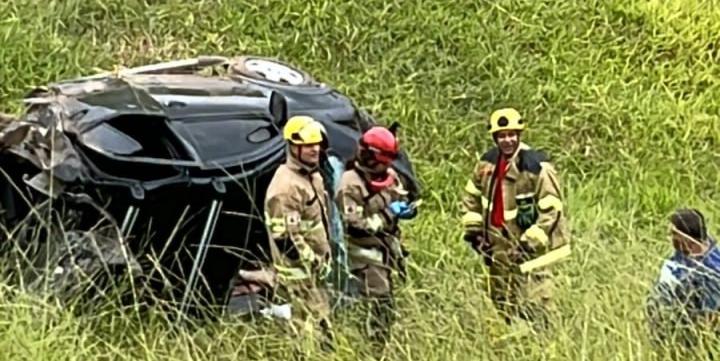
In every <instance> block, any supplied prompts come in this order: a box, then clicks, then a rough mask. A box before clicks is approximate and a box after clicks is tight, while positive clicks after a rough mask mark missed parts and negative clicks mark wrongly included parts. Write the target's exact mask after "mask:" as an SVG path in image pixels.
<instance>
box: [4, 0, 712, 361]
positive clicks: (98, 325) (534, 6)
mask: <svg viewBox="0 0 720 361" xmlns="http://www.w3.org/2000/svg"><path fill="white" fill-rule="evenodd" d="M0 13H1V14H3V16H2V19H0V64H2V67H0V98H1V99H2V103H0V110H4V111H8V112H14V111H17V110H19V108H20V104H19V102H18V99H19V98H20V97H21V96H22V95H23V94H24V93H25V92H27V91H28V90H29V88H30V87H31V86H33V85H35V84H41V83H45V82H48V81H52V80H56V79H59V78H62V77H70V76H78V75H81V74H88V73H91V72H94V71H97V69H104V70H109V69H112V68H113V67H115V66H117V65H125V66H132V65H137V64H142V63H144V62H149V61H157V60H165V59H171V58H179V57H188V56H193V55H199V54H210V53H219V54H225V55H236V54H243V53H246V54H257V55H265V56H275V57H279V58H281V59H283V60H286V61H289V62H291V63H294V64H296V65H298V66H300V67H302V68H304V69H306V70H308V71H309V72H310V73H312V74H314V75H315V76H316V77H317V78H319V79H321V80H322V81H325V82H328V83H331V84H333V85H336V86H338V87H339V88H340V89H341V90H343V91H344V92H346V93H348V94H350V95H351V96H352V97H353V98H355V99H356V100H357V102H358V103H359V104H361V105H363V106H366V107H368V108H369V109H370V110H371V111H372V112H373V113H374V114H376V115H378V116H379V117H381V119H383V121H388V122H389V121H390V120H398V121H400V122H401V123H402V124H404V125H405V127H404V128H403V132H404V133H403V144H404V146H405V147H406V148H407V149H408V150H409V152H410V153H411V154H413V155H414V159H415V164H416V166H417V171H418V172H419V174H420V176H421V178H422V180H423V183H424V186H425V193H424V197H425V198H426V199H425V203H424V204H423V208H424V209H423V214H422V216H421V217H420V218H419V219H417V220H416V221H414V222H413V223H412V224H408V225H407V226H406V234H407V237H408V241H409V243H410V248H411V251H412V252H413V260H414V267H413V272H412V275H411V281H410V282H409V284H408V285H407V287H405V288H403V289H402V290H401V291H400V292H399V299H400V303H401V307H402V312H403V315H404V319H403V320H402V321H401V322H400V323H399V325H398V327H397V332H396V338H395V341H394V343H393V345H392V347H391V348H390V350H389V352H388V355H389V356H390V357H391V359H395V360H443V361H445V360H473V361H475V360H500V359H502V360H538V359H548V360H608V359H610V360H654V359H657V356H656V355H655V354H654V353H653V351H652V350H651V348H650V346H649V343H648V340H647V336H646V333H647V332H646V326H645V323H644V322H645V321H644V316H643V302H644V297H645V294H646V291H647V288H648V287H649V285H650V283H651V282H652V281H653V279H654V278H655V274H656V272H657V269H658V267H659V262H660V260H661V258H662V257H664V256H665V255H666V254H667V253H668V252H669V251H670V245H669V241H668V240H667V235H666V230H667V221H666V220H667V216H668V215H669V213H670V212H671V211H672V210H673V209H674V208H675V207H678V206H685V205H687V206H694V207H698V208H699V209H701V210H702V211H704V212H706V215H707V216H708V217H709V219H710V222H712V223H711V229H712V230H717V229H718V227H717V225H718V224H720V208H719V207H717V206H716V204H715V203H714V202H713V200H715V199H717V194H718V193H717V192H718V184H720V178H719V174H720V172H718V164H719V163H718V141H719V140H720V121H718V119H717V113H718V110H719V109H720V92H719V88H718V84H719V83H718V80H717V79H718V77H717V76H718V74H719V72H720V66H718V60H719V58H720V54H719V52H720V43H718V39H717V34H718V33H720V22H718V20H719V19H720V10H718V9H717V7H715V6H713V5H712V4H709V3H706V2H701V1H695V0H685V1H678V0H675V1H647V2H641V1H637V2H635V1H629V0H625V1H622V0H608V1H593V0H587V1H579V0H569V1H545V0H526V1H521V0H500V1H477V0H474V1H470V0H456V1H454V2H446V1H427V0H426V1H423V0H405V1H400V0H396V1H390V0H365V1H362V2H348V1H346V2H340V1H328V0H303V1H300V0H292V1H269V0H258V1H241V0H233V1H230V0H225V1H220V0H215V1H195V2H189V1H179V0H172V1H171V0H168V1H146V2H143V1H136V0H127V1H120V0H102V1H99V0H63V1H50V0H45V1H29V0H8V1H3V2H0ZM505 105H513V106H516V107H518V108H519V109H520V110H521V111H522V113H523V114H524V115H525V116H526V117H527V118H528V120H529V121H530V124H529V126H530V130H529V131H528V132H527V138H526V139H525V140H526V141H527V142H529V143H530V144H531V145H534V146H535V147H538V148H543V149H545V150H547V151H548V152H550V154H551V155H552V156H553V158H554V160H555V162H556V163H557V166H558V168H559V169H560V171H561V176H562V181H563V185H564V187H565V191H566V196H567V198H568V207H569V212H570V218H571V223H570V224H571V227H572V232H573V242H574V245H575V246H574V247H575V248H574V254H573V256H572V259H571V260H569V261H567V262H565V263H563V264H562V266H561V267H559V269H558V282H559V283H560V285H561V287H562V289H561V290H560V291H559V292H558V293H557V299H558V302H559V303H560V307H561V309H562V310H563V316H562V319H561V320H558V322H559V326H558V329H557V331H556V333H555V335H554V336H553V337H551V338H550V339H543V340H527V339H523V340H520V339H516V338H514V336H513V334H512V330H510V329H508V328H507V327H506V326H504V324H502V323H501V321H500V320H499V319H498V318H497V317H496V315H495V313H494V311H493V308H492V307H491V304H490V303H489V301H488V299H487V298H486V295H485V290H484V287H485V286H484V284H483V282H482V280H481V278H480V275H481V274H482V273H483V272H485V271H484V268H483V267H482V265H481V262H480V260H479V259H478V258H477V257H476V256H475V255H474V254H473V253H472V252H471V251H470V250H469V249H468V248H467V247H466V246H465V245H464V244H463V241H462V240H461V238H460V237H461V229H460V224H459V221H458V219H459V215H460V214H459V206H458V203H459V196H460V191H461V189H462V186H463V185H464V183H465V181H466V179H467V177H468V176H469V172H470V170H471V169H472V163H473V161H474V160H475V159H476V157H477V156H478V153H480V152H482V150H483V149H484V148H485V147H488V146H489V145H490V140H489V138H488V136H487V135H486V132H485V121H486V119H487V117H488V115H489V113H490V112H491V111H492V110H493V109H494V108H497V107H500V106H505ZM0 320H1V321H0V335H2V337H0V340H1V341H0V354H2V355H8V357H7V358H8V359H28V360H40V359H47V360H54V361H60V360H75V359H83V360H84V359H95V358H99V359H107V360H110V359H112V360H122V359H149V360H176V359H177V360H191V359H192V360H200V359H202V360H215V359H217V360H231V359H246V358H250V359H276V360H277V359H281V357H280V356H279V355H281V354H284V353H287V352H288V348H287V346H288V345H289V343H290V342H291V340H290V339H289V337H288V336H284V335H281V334H279V333H278V332H276V331H274V327H272V326H269V325H268V326H266V325H263V326H262V327H254V326H252V325H247V324H242V323H240V322H239V321H237V320H232V319H227V320H223V321H222V322H221V323H220V324H210V325H201V326H199V327H196V328H192V329H185V330H178V329H176V328H174V327H173V325H172V323H170V322H168V321H165V320H164V318H163V317H162V315H159V314H158V316H157V318H153V319H143V320H142V322H139V321H138V320H137V319H136V318H135V316H133V314H132V313H131V312H129V311H128V312H117V311H108V313H107V314H105V313H103V314H100V315H97V316H93V317H89V316H86V317H80V316H73V315H71V314H70V313H69V312H67V311H60V310H57V309H56V308H55V307H54V306H51V305H44V304H42V303H39V302H38V301H34V300H31V299H28V298H27V297H25V296H22V295H16V294H15V293H13V292H11V291H10V290H7V291H3V292H1V293H0ZM338 327H340V328H341V327H342V325H340V326H338ZM359 345H360V346H359ZM715 347H717V346H715ZM366 352H367V349H366V348H365V347H363V346H362V341H361V340H360V339H359V336H358V334H357V332H356V331H355V329H354V328H352V327H346V328H344V329H343V331H342V333H341V339H340V348H339V350H338V353H337V359H339V360H355V359H367V357H368V356H365V353H366Z"/></svg>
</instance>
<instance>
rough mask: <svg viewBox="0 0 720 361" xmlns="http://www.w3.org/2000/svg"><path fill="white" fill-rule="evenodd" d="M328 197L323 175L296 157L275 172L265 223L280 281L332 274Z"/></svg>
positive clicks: (266, 197) (266, 199)
mask: <svg viewBox="0 0 720 361" xmlns="http://www.w3.org/2000/svg"><path fill="white" fill-rule="evenodd" d="M327 197H328V195H327V193H326V191H325V186H324V182H323V177H322V175H321V174H320V172H319V171H317V170H310V169H308V167H307V166H305V165H304V164H302V163H301V162H299V161H298V160H297V159H295V158H294V157H292V156H290V155H288V157H287V161H286V162H285V163H284V164H282V165H280V167H279V168H278V169H277V170H276V172H275V175H274V176H273V179H272V180H271V181H270V185H269V186H268V188H267V194H266V196H265V222H266V225H267V227H268V229H269V231H270V236H271V238H272V242H270V249H271V252H272V253H273V259H274V263H275V267H276V270H277V272H278V276H279V277H280V278H281V280H282V278H286V279H287V278H298V279H305V278H308V277H310V276H312V275H318V273H319V274H320V275H321V276H322V275H323V274H325V273H326V272H328V271H329V267H330V262H331V251H330V244H329V241H328V227H329V225H328V198H327Z"/></svg>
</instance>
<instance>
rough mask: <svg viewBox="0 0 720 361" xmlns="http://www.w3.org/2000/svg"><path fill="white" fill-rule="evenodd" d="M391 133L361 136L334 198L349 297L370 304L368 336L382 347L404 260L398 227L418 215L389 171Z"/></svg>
mask: <svg viewBox="0 0 720 361" xmlns="http://www.w3.org/2000/svg"><path fill="white" fill-rule="evenodd" d="M395 127H396V125H394V126H392V127H391V128H390V129H388V128H384V127H380V126H374V127H371V128H370V129H369V130H367V131H365V132H364V133H363V134H362V136H361V138H360V140H359V144H358V147H357V152H356V156H355V157H354V159H353V160H352V161H351V162H349V163H348V165H347V167H346V171H345V172H344V173H343V176H342V180H341V182H340V189H339V190H338V192H337V198H336V202H337V204H338V206H339V208H340V210H341V212H342V214H343V221H344V223H345V235H346V239H347V250H348V260H349V261H348V262H349V268H350V274H351V280H350V283H351V286H350V289H351V294H352V293H355V294H357V295H359V296H360V298H362V299H364V300H366V301H370V302H369V303H370V309H371V317H370V322H369V327H368V329H367V330H366V331H367V333H368V335H369V336H370V338H371V339H372V340H373V341H376V342H377V343H376V344H379V345H381V346H384V345H385V344H386V341H387V337H388V336H389V332H390V327H391V325H392V323H393V320H394V317H393V313H394V299H393V281H392V272H393V271H398V272H400V273H401V275H402V276H404V267H403V266H402V265H403V263H402V262H403V258H404V257H405V256H406V255H407V254H406V252H405V250H404V248H403V247H402V246H401V243H400V228H399V227H398V223H399V220H401V219H411V218H414V217H415V216H416V214H417V211H416V208H415V207H414V206H413V205H412V204H409V203H408V199H407V195H408V192H407V191H405V189H404V187H403V184H402V182H401V179H400V177H399V176H398V174H397V172H396V171H395V170H394V169H393V168H392V167H391V164H392V162H393V160H394V159H396V157H397V155H398V151H399V143H398V140H397V138H396V137H395V134H394V132H395Z"/></svg>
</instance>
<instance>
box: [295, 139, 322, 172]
mask: <svg viewBox="0 0 720 361" xmlns="http://www.w3.org/2000/svg"><path fill="white" fill-rule="evenodd" d="M303 147H304V146H302V145H297V146H296V148H297V152H292V148H290V151H289V153H290V156H291V157H293V158H295V160H297V162H298V163H300V164H301V165H302V166H303V167H304V168H305V169H306V170H307V171H309V172H312V171H315V170H317V169H318V168H319V164H309V163H307V162H305V161H304V160H303V159H302V150H303Z"/></svg>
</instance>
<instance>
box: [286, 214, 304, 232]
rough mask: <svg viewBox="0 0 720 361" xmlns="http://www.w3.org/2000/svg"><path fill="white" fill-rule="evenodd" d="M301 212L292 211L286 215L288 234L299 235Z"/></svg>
mask: <svg viewBox="0 0 720 361" xmlns="http://www.w3.org/2000/svg"><path fill="white" fill-rule="evenodd" d="M300 219H301V218H300V212H298V211H292V212H288V213H287V214H285V227H287V231H288V233H297V232H298V231H300Z"/></svg>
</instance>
